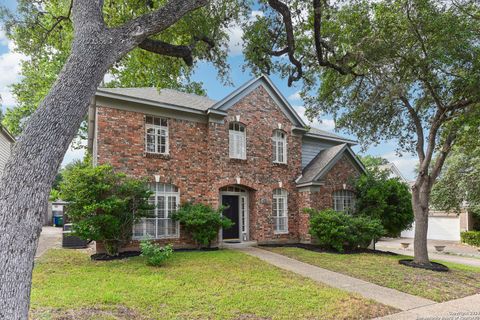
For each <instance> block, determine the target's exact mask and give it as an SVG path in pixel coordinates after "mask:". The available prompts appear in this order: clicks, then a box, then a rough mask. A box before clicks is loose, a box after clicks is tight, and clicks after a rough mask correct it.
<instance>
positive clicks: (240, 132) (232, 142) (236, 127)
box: [228, 122, 247, 159]
mask: <svg viewBox="0 0 480 320" xmlns="http://www.w3.org/2000/svg"><path fill="white" fill-rule="evenodd" d="M228 144H229V154H230V158H232V159H246V158H247V150H246V149H247V143H246V134H245V126H244V125H243V124H241V123H239V122H230V124H229V127H228Z"/></svg>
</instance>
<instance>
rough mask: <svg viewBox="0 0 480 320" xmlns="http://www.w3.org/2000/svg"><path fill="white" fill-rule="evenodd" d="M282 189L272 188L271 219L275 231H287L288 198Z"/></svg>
mask: <svg viewBox="0 0 480 320" xmlns="http://www.w3.org/2000/svg"><path fill="white" fill-rule="evenodd" d="M287 197H288V195H287V191H286V190H284V189H274V190H273V203H272V208H273V221H274V231H275V233H288V201H287V200H288V199H287Z"/></svg>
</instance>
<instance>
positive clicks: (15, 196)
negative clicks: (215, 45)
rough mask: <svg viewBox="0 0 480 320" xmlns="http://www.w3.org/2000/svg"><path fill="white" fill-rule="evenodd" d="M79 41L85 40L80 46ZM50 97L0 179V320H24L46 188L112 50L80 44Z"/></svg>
mask: <svg viewBox="0 0 480 320" xmlns="http://www.w3.org/2000/svg"><path fill="white" fill-rule="evenodd" d="M82 40H86V41H85V42H82ZM79 41H80V42H77V43H76V44H74V46H73V48H72V53H71V56H70V57H69V59H68V62H67V63H66V65H65V67H64V69H63V70H62V72H61V74H60V75H59V77H58V80H57V81H56V83H55V84H54V85H53V87H52V89H51V91H50V93H49V94H48V95H47V97H46V98H45V100H44V101H43V102H42V103H41V105H40V106H39V107H38V109H37V111H36V112H35V113H34V114H33V115H32V118H31V119H30V120H29V121H28V125H27V127H26V128H25V130H24V133H23V134H22V136H21V137H20V138H19V140H18V141H17V143H16V145H15V147H14V149H13V152H12V155H11V157H10V159H9V161H8V163H7V165H6V168H5V172H4V174H3V176H2V177H1V180H0V257H1V258H0V319H3V320H8V319H27V317H28V308H29V300H30V286H31V274H32V268H33V263H32V261H33V258H34V255H35V251H36V248H37V243H38V238H39V234H40V231H41V227H42V222H41V218H42V217H43V212H44V210H47V203H48V196H49V191H50V186H51V184H52V183H53V180H54V178H55V175H56V173H57V171H58V168H59V166H60V164H61V162H62V159H63V156H64V154H65V152H66V151H67V148H68V146H69V144H70V142H71V141H72V139H73V137H74V136H75V134H76V133H77V131H78V129H79V126H80V123H81V122H82V120H83V119H84V117H85V114H86V112H87V109H88V104H89V101H90V99H91V98H92V96H93V95H94V93H95V90H96V88H97V86H98V85H99V84H100V82H101V80H102V79H103V76H104V74H105V73H106V71H107V70H108V68H109V67H110V66H111V65H112V63H113V62H114V60H115V59H116V56H115V54H113V53H112V48H111V47H112V46H110V47H109V45H108V44H106V43H104V42H102V40H101V37H96V39H95V38H94V39H88V41H87V39H86V38H85V39H79Z"/></svg>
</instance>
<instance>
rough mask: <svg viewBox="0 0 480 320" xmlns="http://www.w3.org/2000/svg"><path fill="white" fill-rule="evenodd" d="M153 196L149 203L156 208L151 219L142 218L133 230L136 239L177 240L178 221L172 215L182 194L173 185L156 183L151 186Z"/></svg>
mask: <svg viewBox="0 0 480 320" xmlns="http://www.w3.org/2000/svg"><path fill="white" fill-rule="evenodd" d="M151 189H152V192H153V194H152V196H151V197H150V199H149V203H150V204H152V205H154V206H155V209H153V211H152V212H151V215H150V217H148V218H142V219H141V220H140V221H139V222H138V223H137V224H136V225H135V226H134V228H133V238H134V239H145V238H147V239H148V238H150V239H163V238H177V237H178V235H179V224H178V221H173V220H172V218H171V216H172V213H174V212H175V211H177V208H178V205H179V203H180V192H179V190H178V188H177V187H176V186H174V185H173V184H163V183H155V184H152V185H151Z"/></svg>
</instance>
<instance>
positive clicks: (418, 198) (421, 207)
mask: <svg viewBox="0 0 480 320" xmlns="http://www.w3.org/2000/svg"><path fill="white" fill-rule="evenodd" d="M427 179H428V178H426V177H421V178H420V181H419V183H416V184H415V186H414V187H413V189H412V207H413V213H414V215H415V238H414V244H413V249H414V262H415V263H417V264H419V265H428V264H430V260H429V258H428V249H427V232H428V212H429V208H428V207H429V197H430V191H431V187H430V186H429V183H428V180H427Z"/></svg>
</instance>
